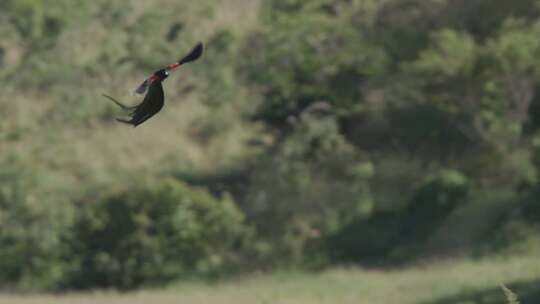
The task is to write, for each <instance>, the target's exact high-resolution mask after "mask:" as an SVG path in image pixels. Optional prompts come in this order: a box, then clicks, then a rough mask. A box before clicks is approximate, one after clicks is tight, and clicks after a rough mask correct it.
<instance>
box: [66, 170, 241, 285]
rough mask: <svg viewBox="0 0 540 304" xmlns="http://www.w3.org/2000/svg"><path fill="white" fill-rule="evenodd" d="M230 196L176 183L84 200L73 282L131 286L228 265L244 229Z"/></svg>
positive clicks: (75, 250) (68, 281) (161, 182)
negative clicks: (231, 253)
mask: <svg viewBox="0 0 540 304" xmlns="http://www.w3.org/2000/svg"><path fill="white" fill-rule="evenodd" d="M242 222H243V216H242V214H241V212H240V211H239V210H238V209H237V208H236V206H235V205H234V202H233V201H232V200H231V199H230V198H229V197H227V196H225V197H224V198H222V199H220V200H218V199H215V198H214V197H212V196H211V195H210V194H208V193H206V192H204V191H200V190H196V189H193V188H190V187H188V186H186V185H185V184H183V183H181V182H178V181H175V180H165V181H159V182H153V183H150V184H148V185H145V186H144V187H143V188H141V189H133V188H132V189H128V190H127V191H122V192H116V193H112V194H110V195H106V196H105V197H104V198H103V199H99V200H97V201H89V202H85V204H84V205H83V206H82V210H81V217H80V220H79V221H78V222H77V225H76V227H75V232H74V240H73V243H74V248H73V250H74V253H73V254H74V256H76V257H77V259H78V260H77V261H75V263H74V265H73V269H72V274H71V276H70V277H69V278H68V280H67V282H66V284H68V286H69V287H75V288H88V287H118V288H122V289H125V288H134V287H137V286H140V285H143V284H155V283H160V282H163V281H167V280H170V279H173V278H175V277H178V276H179V275H180V274H181V273H185V272H203V273H204V272H208V271H212V270H216V269H217V268H219V267H221V266H223V264H224V261H225V260H226V259H227V254H228V253H230V249H231V248H233V247H234V246H235V245H237V244H238V243H237V242H238V241H240V240H241V238H242V236H243V232H244V226H243V224H242Z"/></svg>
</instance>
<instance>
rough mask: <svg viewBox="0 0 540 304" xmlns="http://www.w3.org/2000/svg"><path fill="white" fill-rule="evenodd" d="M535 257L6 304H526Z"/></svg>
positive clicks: (531, 294)
mask: <svg viewBox="0 0 540 304" xmlns="http://www.w3.org/2000/svg"><path fill="white" fill-rule="evenodd" d="M539 279H540V263H539V262H538V259H537V258H536V257H513V258H506V259H505V258H499V259H493V258H492V259H488V260H480V261H473V260H456V261H446V262H439V263H429V264H426V265H417V266H411V267H408V268H405V269H400V270H379V269H359V268H340V269H333V270H328V271H324V272H321V273H314V274H305V273H276V274H272V275H258V276H250V277H248V278H242V279H237V280H234V281H229V282H227V283H217V284H204V283H185V282H184V283H180V284H177V285H172V286H169V287H168V288H166V289H160V290H144V291H138V292H133V293H126V294H121V293H116V292H103V291H100V292H96V293H83V294H65V295H59V296H57V295H27V296H22V295H16V296H15V295H7V294H4V295H2V296H0V303H6V304H11V303H17V304H27V303H28V304H33V303H36V304H37V303H114V304H123V303H133V304H135V303H161V304H168V303H176V304H178V303H240V304H243V303H246V304H247V303H250V304H251V303H261V304H262V303H306V304H307V303H355V304H357V303H371V304H375V303H400V304H406V303H437V304H444V303H506V300H505V296H504V293H503V291H502V290H501V288H500V284H505V285H507V286H509V287H510V288H511V289H512V290H514V291H515V292H516V293H518V294H519V296H520V300H521V301H522V303H532V302H531V301H533V302H534V300H537V299H538V294H537V293H538V287H537V286H538V280H539Z"/></svg>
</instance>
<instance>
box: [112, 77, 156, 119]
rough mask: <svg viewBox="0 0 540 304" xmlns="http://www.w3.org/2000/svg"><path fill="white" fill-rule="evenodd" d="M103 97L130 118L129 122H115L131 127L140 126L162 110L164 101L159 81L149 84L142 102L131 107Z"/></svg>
mask: <svg viewBox="0 0 540 304" xmlns="http://www.w3.org/2000/svg"><path fill="white" fill-rule="evenodd" d="M103 96H105V97H106V98H108V99H110V100H112V101H113V102H114V103H115V104H116V105H118V106H119V107H121V108H122V109H124V110H126V111H128V112H129V115H130V116H131V117H130V119H129V120H127V119H121V118H117V119H116V120H118V121H120V122H123V123H126V124H130V125H133V127H136V126H138V125H140V124H142V123H143V122H145V121H146V120H147V119H149V118H150V117H152V116H154V115H155V114H156V113H157V112H159V111H160V110H161V109H162V108H163V104H164V99H165V95H164V93H163V86H162V85H161V81H155V82H153V83H152V84H150V86H149V88H148V93H146V95H145V96H144V99H143V101H142V102H141V103H140V104H138V105H136V106H133V107H130V106H126V105H124V104H122V103H120V102H119V101H117V100H116V99H114V98H112V97H110V96H108V95H105V94H103Z"/></svg>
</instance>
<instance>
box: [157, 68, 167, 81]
mask: <svg viewBox="0 0 540 304" xmlns="http://www.w3.org/2000/svg"><path fill="white" fill-rule="evenodd" d="M154 76H155V77H156V78H157V80H159V81H163V80H165V79H166V78H167V77H169V72H168V71H167V70H165V69H161V70H158V71H156V72H155V73H154Z"/></svg>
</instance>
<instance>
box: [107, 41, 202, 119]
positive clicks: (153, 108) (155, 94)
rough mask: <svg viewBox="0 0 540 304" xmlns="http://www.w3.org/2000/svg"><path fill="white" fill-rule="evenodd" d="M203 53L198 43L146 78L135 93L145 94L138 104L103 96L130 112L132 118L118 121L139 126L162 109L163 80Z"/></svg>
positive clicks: (163, 96)
mask: <svg viewBox="0 0 540 304" xmlns="http://www.w3.org/2000/svg"><path fill="white" fill-rule="evenodd" d="M202 53H203V44H202V43H201V42H199V43H197V45H195V47H193V49H192V50H191V51H190V52H189V53H188V54H187V55H186V56H184V57H182V58H181V59H180V60H178V61H177V62H175V63H172V64H169V65H168V66H166V67H165V68H162V69H159V70H157V71H155V72H154V73H153V74H152V75H151V76H150V77H148V78H147V79H145V80H144V81H143V82H142V83H141V84H140V85H139V86H138V87H137V88H136V89H135V91H134V92H135V94H140V95H142V94H144V93H145V92H146V95H145V96H144V99H143V100H142V102H141V103H139V104H138V105H136V106H127V105H125V104H123V103H121V102H119V101H118V100H116V99H115V98H113V97H111V96H109V95H107V94H102V95H103V97H105V98H107V99H110V100H111V101H113V102H114V103H115V104H116V105H118V106H119V107H120V108H122V109H123V110H124V111H126V112H127V113H128V115H129V116H130V119H129V120H128V119H123V118H116V120H117V121H119V122H122V123H125V124H129V125H132V126H133V127H137V126H138V125H140V124H142V123H143V122H145V121H146V120H148V119H149V118H150V117H152V116H154V115H155V114H156V113H158V112H159V111H161V109H162V108H163V105H164V104H165V94H164V93H163V86H162V82H163V81H164V80H165V79H167V77H169V73H170V72H172V71H174V70H175V69H177V68H178V67H180V66H181V65H183V64H185V63H188V62H192V61H195V60H197V59H199V58H200V57H201V55H202Z"/></svg>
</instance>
